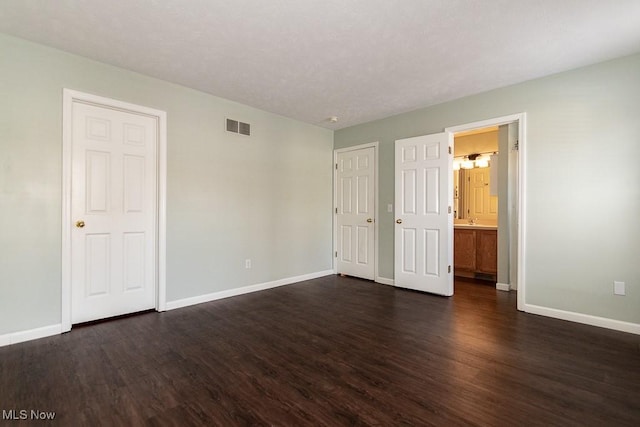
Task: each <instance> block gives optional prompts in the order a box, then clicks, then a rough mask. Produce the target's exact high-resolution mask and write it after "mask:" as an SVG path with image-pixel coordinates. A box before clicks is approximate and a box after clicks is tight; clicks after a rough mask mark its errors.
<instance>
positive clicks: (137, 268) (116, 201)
mask: <svg viewBox="0 0 640 427" xmlns="http://www.w3.org/2000/svg"><path fill="white" fill-rule="evenodd" d="M71 132H72V136H71V138H72V140H71V218H72V219H73V227H72V230H71V322H72V323H80V322H86V321H90V320H95V319H101V318H106V317H111V316H117V315H120V314H125V313H132V312H136V311H141V310H146V309H150V308H154V307H155V298H156V232H157V231H156V230H157V225H156V222H157V219H156V211H157V204H156V203H157V201H156V200H157V164H156V155H157V138H158V129H157V122H156V119H155V118H153V117H149V116H146V115H141V114H134V113H131V112H124V111H119V110H115V109H111V108H107V107H100V106H96V105H89V104H85V103H81V102H73V104H72V131H71Z"/></svg>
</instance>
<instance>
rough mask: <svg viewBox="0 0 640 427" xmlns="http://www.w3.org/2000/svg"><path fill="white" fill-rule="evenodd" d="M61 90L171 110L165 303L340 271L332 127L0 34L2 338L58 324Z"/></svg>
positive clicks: (0, 268) (214, 71)
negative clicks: (230, 128) (244, 125)
mask: <svg viewBox="0 0 640 427" xmlns="http://www.w3.org/2000/svg"><path fill="white" fill-rule="evenodd" d="M219 72H224V69H220V70H211V78H215V75H216V73H219ZM63 88H70V89H75V90H79V91H83V92H88V93H92V94H96V95H101V96H106V97H109V98H114V99H118V100H122V101H126V102H131V103H135V104H139V105H145V106H148V107H152V108H156V109H160V110H164V111H166V112H167V123H168V150H167V151H168V153H167V158H168V166H167V167H168V176H167V186H168V190H167V191H168V194H167V222H168V224H167V300H168V301H173V300H177V299H181V298H187V297H191V296H198V295H203V294H208V293H212V292H216V291H221V290H226V289H231V288H236V287H240V286H245V285H250V284H256V283H263V282H267V281H272V280H276V279H282V278H286V277H293V276H297V275H302V274H307V273H314V272H319V271H324V270H327V269H330V268H331V267H332V259H331V253H332V237H331V236H332V230H331V227H332V216H331V209H332V168H331V165H332V150H333V132H332V131H330V130H326V129H322V128H319V127H316V126H312V125H307V124H303V123H301V122H298V121H295V120H291V119H287V118H284V117H281V116H277V115H274V114H270V113H267V112H264V111H261V110H257V109H254V108H250V107H247V106H244V105H241V104H238V103H234V102H231V101H227V100H224V99H220V98H216V97H214V96H210V95H207V94H204V93H201V92H198V91H195V90H191V89H187V88H184V87H181V86H177V85H174V84H170V83H167V82H163V81H160V80H157V79H152V78H149V77H146V76H143V75H140V74H136V73H133V72H129V71H126V70H122V69H119V68H116V67H112V66H108V65H105V64H101V63H98V62H94V61H90V60H88V59H85V58H81V57H78V56H74V55H70V54H67V53H64V52H61V51H58V50H54V49H50V48H47V47H44V46H41V45H37V44H33V43H30V42H27V41H24V40H20V39H16V38H13V37H9V36H5V35H0V243H1V244H0V335H2V334H6V333H10V332H15V331H22V330H28V329H32V328H37V327H41V326H49V325H54V324H58V323H60V288H61V278H60V275H61V270H60V263H61V259H60V257H61V182H62V178H61V174H62V170H61V165H62V160H61V159H62V90H63ZM225 117H230V118H235V119H239V120H242V121H246V122H249V123H251V125H252V133H253V135H252V136H251V137H250V138H246V137H242V136H239V135H234V134H230V133H227V132H225V131H224V128H223V125H224V120H225ZM245 258H251V259H252V261H253V268H252V269H250V270H246V269H245V268H244V260H245Z"/></svg>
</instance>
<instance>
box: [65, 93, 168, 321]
mask: <svg viewBox="0 0 640 427" xmlns="http://www.w3.org/2000/svg"><path fill="white" fill-rule="evenodd" d="M62 98H63V103H62V108H63V109H62V289H61V297H62V301H61V324H62V332H68V331H70V330H71V306H72V304H71V229H72V227H71V225H72V224H71V222H72V220H73V218H71V169H72V168H71V165H72V159H71V153H72V150H71V148H72V147H71V144H72V134H73V133H72V126H73V123H72V106H73V103H74V102H81V103H85V104H91V105H95V106H98V107H103V108H111V109H114V110H119V111H124V112H127V113H133V114H141V115H145V116H149V117H152V118H154V119H155V120H156V123H157V126H158V140H157V144H158V145H157V172H158V180H157V185H158V188H157V192H158V197H157V208H156V223H157V227H158V230H157V234H156V236H157V241H156V250H157V255H156V263H155V264H156V273H157V274H156V304H155V308H156V310H157V311H164V310H165V309H166V296H167V294H166V284H167V282H166V253H167V251H166V223H167V212H166V211H167V203H166V202H167V198H166V193H167V113H166V112H164V111H160V110H156V109H153V108H148V107H143V106H140V105H135V104H130V103H127V102H122V101H117V100H115V99H110V98H105V97H102V96H97V95H92V94H88V93H83V92H79V91H76V90H71V89H63V94H62Z"/></svg>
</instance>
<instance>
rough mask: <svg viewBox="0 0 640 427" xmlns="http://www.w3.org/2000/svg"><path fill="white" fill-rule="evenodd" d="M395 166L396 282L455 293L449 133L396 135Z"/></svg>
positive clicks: (410, 286)
mask: <svg viewBox="0 0 640 427" xmlns="http://www.w3.org/2000/svg"><path fill="white" fill-rule="evenodd" d="M395 169H396V172H395V203H396V224H395V263H394V264H395V269H394V271H395V274H394V278H395V285H396V286H400V287H403V288H409V289H416V290H420V291H425V292H432V293H435V294H440V295H447V296H448V295H453V274H452V273H451V265H452V261H453V244H452V240H453V239H452V236H453V214H452V213H451V211H450V209H449V208H450V206H452V204H453V183H452V181H453V178H452V176H453V170H452V159H451V154H450V153H449V139H448V134H446V133H441V134H435V135H426V136H419V137H415V138H407V139H401V140H397V141H396V144H395Z"/></svg>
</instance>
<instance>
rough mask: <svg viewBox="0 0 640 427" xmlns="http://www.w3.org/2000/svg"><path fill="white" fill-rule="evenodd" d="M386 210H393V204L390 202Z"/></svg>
mask: <svg viewBox="0 0 640 427" xmlns="http://www.w3.org/2000/svg"><path fill="white" fill-rule="evenodd" d="M387 212H389V213H391V212H393V205H392V204H391V203H389V204H388V205H387Z"/></svg>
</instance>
